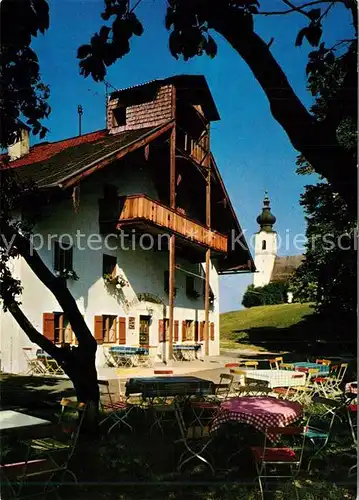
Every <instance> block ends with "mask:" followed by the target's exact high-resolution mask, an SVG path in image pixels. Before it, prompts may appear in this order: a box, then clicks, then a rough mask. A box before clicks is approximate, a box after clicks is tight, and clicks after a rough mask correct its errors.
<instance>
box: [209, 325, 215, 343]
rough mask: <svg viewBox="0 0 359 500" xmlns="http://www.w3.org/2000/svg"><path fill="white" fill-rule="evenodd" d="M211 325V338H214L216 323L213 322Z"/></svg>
mask: <svg viewBox="0 0 359 500" xmlns="http://www.w3.org/2000/svg"><path fill="white" fill-rule="evenodd" d="M209 327H210V339H211V340H214V323H211V324H210V325H209Z"/></svg>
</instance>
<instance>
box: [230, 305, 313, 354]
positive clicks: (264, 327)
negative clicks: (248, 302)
mask: <svg viewBox="0 0 359 500" xmlns="http://www.w3.org/2000/svg"><path fill="white" fill-rule="evenodd" d="M312 314H313V308H312V307H311V304H278V305H272V306H258V307H251V308H250V309H244V310H240V311H231V312H227V313H223V314H221V316H220V332H221V348H222V349H226V348H227V349H229V348H230V349H234V348H246V349H256V350H266V348H268V347H270V346H267V345H261V342H265V341H266V340H267V339H266V335H270V336H271V337H272V336H273V333H274V332H276V334H277V337H282V335H283V334H284V333H285V331H287V332H288V330H289V329H293V327H296V328H298V327H300V324H301V322H302V321H303V320H304V319H307V318H308V317H309V316H310V315H312ZM256 333H259V334H261V337H262V338H260V339H259V338H258V337H259V335H256ZM256 340H259V341H260V342H256Z"/></svg>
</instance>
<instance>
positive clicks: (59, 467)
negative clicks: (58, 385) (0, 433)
mask: <svg viewBox="0 0 359 500" xmlns="http://www.w3.org/2000/svg"><path fill="white" fill-rule="evenodd" d="M60 404H61V407H62V412H61V416H62V415H63V411H64V410H63V409H64V408H65V407H72V408H73V409H75V410H77V411H79V415H80V418H79V420H78V423H77V425H75V426H74V425H73V423H71V425H69V426H68V427H67V428H66V430H65V429H63V428H61V424H52V425H51V426H47V427H42V428H38V429H34V428H31V429H24V430H23V431H21V432H20V436H19V441H21V442H23V443H24V444H25V445H26V447H27V452H26V457H25V459H24V461H23V462H20V463H15V464H5V465H3V466H1V469H2V471H3V472H4V473H5V474H3V475H5V477H6V469H8V470H9V472H10V471H12V470H13V471H14V472H15V477H16V484H17V485H18V487H17V488H14V486H13V483H12V482H11V481H10V480H9V479H7V480H6V483H7V484H8V485H9V486H10V489H11V491H12V493H13V494H14V496H15V497H16V498H26V497H27V496H29V495H27V496H22V495H21V493H22V491H23V488H24V487H25V486H26V485H27V484H28V482H27V480H28V479H32V478H35V479H36V478H37V477H41V476H44V475H46V476H49V478H48V479H47V480H46V481H45V483H44V492H49V491H52V489H55V488H56V487H57V486H59V485H60V484H61V481H62V478H63V477H64V475H65V474H69V475H70V476H71V477H72V479H73V480H74V482H75V483H77V477H76V475H75V473H74V472H73V471H72V470H70V469H69V468H68V465H69V462H70V460H71V458H72V456H73V454H74V452H75V449H76V445H77V441H78V437H79V434H80V430H81V426H82V423H83V419H84V416H85V412H86V405H85V404H84V403H76V402H73V401H70V400H68V399H65V398H64V399H62V400H61V403H60ZM60 430H61V431H62V432H61V437H63V436H64V435H69V431H71V434H70V440H69V442H68V443H65V442H63V441H61V440H56V437H57V435H58V434H59V431H60ZM64 430H65V431H66V432H64ZM49 436H51V437H49ZM54 437H55V439H54ZM61 453H66V458H65V459H64V460H62V461H60V460H59V458H58V455H60V454H61ZM17 471H19V474H16V472H17ZM58 473H61V477H60V479H59V480H58V481H57V482H56V484H53V483H52V480H53V478H54V476H55V475H56V474H58ZM51 486H53V488H49V487H51ZM36 494H38V493H36ZM30 496H32V495H30Z"/></svg>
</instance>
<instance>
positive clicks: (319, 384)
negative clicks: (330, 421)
mask: <svg viewBox="0 0 359 500" xmlns="http://www.w3.org/2000/svg"><path fill="white" fill-rule="evenodd" d="M347 368H348V363H342V364H341V365H333V366H330V372H329V375H328V376H327V377H316V378H315V379H314V380H313V386H314V389H315V391H316V392H317V393H318V394H319V395H322V396H324V397H325V398H328V397H336V396H339V395H341V394H342V390H341V388H340V384H341V383H342V382H343V379H344V375H345V372H346V370H347Z"/></svg>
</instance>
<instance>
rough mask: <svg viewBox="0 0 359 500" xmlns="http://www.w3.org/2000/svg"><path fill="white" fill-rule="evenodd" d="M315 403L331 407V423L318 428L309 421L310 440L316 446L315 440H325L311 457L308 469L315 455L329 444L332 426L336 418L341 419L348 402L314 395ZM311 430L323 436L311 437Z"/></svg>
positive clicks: (308, 432)
mask: <svg viewBox="0 0 359 500" xmlns="http://www.w3.org/2000/svg"><path fill="white" fill-rule="evenodd" d="M313 403H317V404H322V405H324V406H326V407H329V408H330V412H327V413H326V415H327V414H328V413H330V414H331V418H330V420H329V424H328V426H327V429H322V428H317V427H311V426H310V425H309V423H310V421H308V424H307V434H309V435H308V440H309V441H310V442H311V443H312V444H313V445H314V446H315V441H316V440H321V441H323V443H322V445H321V446H320V447H319V448H318V449H317V451H316V452H315V453H314V455H312V456H311V457H310V459H309V461H308V467H307V470H308V471H309V470H310V467H311V465H312V462H313V460H314V459H315V457H316V456H317V455H318V454H319V453H320V452H321V451H322V450H323V449H324V448H325V447H326V446H327V444H328V442H329V440H330V437H331V434H332V428H333V425H334V422H335V419H336V418H338V419H339V420H340V421H341V418H340V413H342V412H343V409H344V408H345V406H346V404H345V403H343V402H339V401H335V400H333V399H329V398H323V397H321V396H314V397H313ZM310 431H315V432H318V433H319V434H322V436H318V437H315V436H313V437H310Z"/></svg>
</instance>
